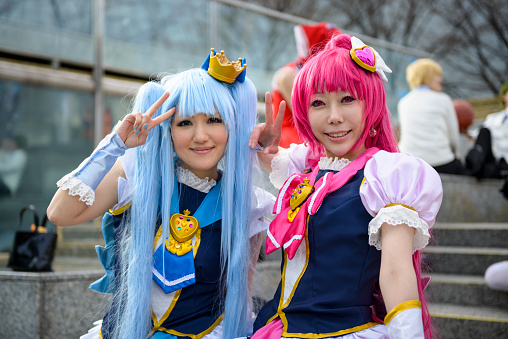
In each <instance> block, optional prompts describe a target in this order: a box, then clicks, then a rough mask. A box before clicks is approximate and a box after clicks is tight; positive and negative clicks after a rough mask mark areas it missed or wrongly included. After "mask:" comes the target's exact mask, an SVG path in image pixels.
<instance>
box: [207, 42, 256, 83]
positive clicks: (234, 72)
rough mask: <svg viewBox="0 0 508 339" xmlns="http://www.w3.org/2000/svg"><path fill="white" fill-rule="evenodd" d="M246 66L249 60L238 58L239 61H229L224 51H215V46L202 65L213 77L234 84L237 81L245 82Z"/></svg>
mask: <svg viewBox="0 0 508 339" xmlns="http://www.w3.org/2000/svg"><path fill="white" fill-rule="evenodd" d="M246 67H247V62H246V61H245V59H242V58H238V61H229V60H228V58H226V56H225V55H224V51H221V52H220V53H215V50H214V49H213V48H212V49H211V51H210V54H208V57H207V58H206V60H205V62H204V63H203V65H202V66H201V68H202V69H204V70H206V71H207V72H208V74H210V75H211V76H212V77H214V78H215V79H217V80H220V81H223V82H226V83H228V84H232V83H234V82H235V81H239V82H244V81H245V73H246Z"/></svg>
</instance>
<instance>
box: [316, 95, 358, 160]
mask: <svg viewBox="0 0 508 339" xmlns="http://www.w3.org/2000/svg"><path fill="white" fill-rule="evenodd" d="M364 105H365V104H364V101H359V100H356V99H355V98H354V97H353V96H352V95H351V94H350V93H349V92H325V93H316V94H313V95H312V96H311V97H310V107H309V110H308V116H309V123H310V127H311V129H312V133H313V134H314V136H315V137H316V139H317V140H318V141H319V142H320V143H321V144H322V145H323V147H324V148H325V152H326V156H328V157H339V158H346V159H349V160H354V159H356V158H357V157H358V156H359V155H360V154H361V153H362V152H363V151H365V149H366V147H365V144H362V145H360V147H358V148H355V149H353V146H354V145H355V144H356V142H357V141H358V140H359V139H360V138H361V136H362V134H363V131H364V129H365V126H364V124H363V121H362V120H363V111H364Z"/></svg>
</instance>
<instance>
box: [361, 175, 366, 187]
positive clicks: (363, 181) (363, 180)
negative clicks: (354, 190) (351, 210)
mask: <svg viewBox="0 0 508 339" xmlns="http://www.w3.org/2000/svg"><path fill="white" fill-rule="evenodd" d="M364 183H365V177H363V179H362V183H361V184H360V187H362V185H363V184H364Z"/></svg>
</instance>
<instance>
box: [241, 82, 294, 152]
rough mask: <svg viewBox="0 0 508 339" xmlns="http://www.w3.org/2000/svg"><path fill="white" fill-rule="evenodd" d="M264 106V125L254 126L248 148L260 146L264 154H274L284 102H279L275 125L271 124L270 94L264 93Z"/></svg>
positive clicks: (280, 127) (277, 145) (278, 137)
mask: <svg viewBox="0 0 508 339" xmlns="http://www.w3.org/2000/svg"><path fill="white" fill-rule="evenodd" d="M265 105H266V108H265V116H266V123H262V124H257V125H256V126H254V129H253V130H252V133H251V134H250V138H249V146H250V147H251V148H256V146H257V144H260V145H261V146H263V147H264V150H263V153H264V154H276V153H277V152H278V151H279V142H280V138H281V130H282V121H283V120H284V113H285V111H286V102H285V101H284V100H283V101H281V102H280V105H279V111H278V113H277V118H276V119H275V123H274V122H273V109H272V95H271V94H270V92H266V93H265Z"/></svg>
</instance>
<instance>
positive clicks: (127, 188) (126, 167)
mask: <svg viewBox="0 0 508 339" xmlns="http://www.w3.org/2000/svg"><path fill="white" fill-rule="evenodd" d="M134 153H135V150H134V149H133V148H129V149H128V150H127V151H126V152H125V154H124V155H122V156H121V157H120V161H121V163H122V167H123V171H124V173H125V178H123V177H118V203H117V204H116V205H115V206H114V207H113V210H116V209H118V208H120V207H123V206H125V205H127V204H128V203H129V202H130V201H131V200H132V189H133V187H132V186H133V182H134V180H133V179H134V167H135V165H136V158H135V154H134Z"/></svg>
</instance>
